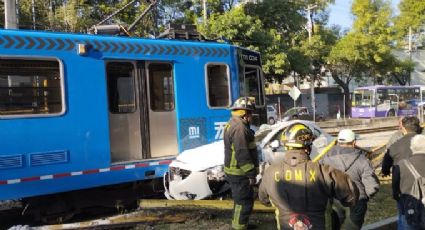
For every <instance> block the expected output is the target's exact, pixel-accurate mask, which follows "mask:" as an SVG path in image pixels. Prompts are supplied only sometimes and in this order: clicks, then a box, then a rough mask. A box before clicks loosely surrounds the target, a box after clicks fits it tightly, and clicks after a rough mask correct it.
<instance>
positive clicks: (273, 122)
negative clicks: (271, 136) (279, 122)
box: [269, 117, 276, 125]
mask: <svg viewBox="0 0 425 230" xmlns="http://www.w3.org/2000/svg"><path fill="white" fill-rule="evenodd" d="M275 123H276V120H275V119H274V118H273V117H270V118H269V125H274V124H275Z"/></svg>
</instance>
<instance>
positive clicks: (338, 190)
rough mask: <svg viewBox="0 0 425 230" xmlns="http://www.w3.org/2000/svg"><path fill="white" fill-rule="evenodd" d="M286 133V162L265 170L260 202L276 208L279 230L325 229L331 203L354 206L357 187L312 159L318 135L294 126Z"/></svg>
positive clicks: (332, 169)
mask: <svg viewBox="0 0 425 230" xmlns="http://www.w3.org/2000/svg"><path fill="white" fill-rule="evenodd" d="M283 132H284V135H283V136H284V138H283V140H282V141H283V144H284V146H285V148H286V149H287V151H286V152H285V156H284V159H283V161H281V162H274V163H272V165H270V166H269V167H268V168H267V169H266V170H265V172H264V175H263V178H262V181H261V184H260V189H259V194H258V195H259V199H260V201H261V202H262V203H263V204H265V205H271V204H273V205H274V206H275V207H276V209H277V212H276V215H277V216H276V220H277V227H278V229H285V230H286V229H325V226H326V225H325V211H326V206H327V204H328V200H329V199H332V198H336V199H338V200H340V201H341V203H342V204H344V205H346V206H353V205H354V204H355V203H356V201H357V199H358V190H357V187H356V186H355V184H354V183H353V182H352V181H351V180H350V178H349V177H348V176H347V175H345V174H344V173H343V172H341V171H339V170H336V169H334V168H332V167H329V166H324V165H320V164H319V163H315V162H313V161H311V160H310V156H309V155H310V152H311V145H312V142H313V139H314V136H313V133H312V131H311V129H310V128H309V127H307V126H306V125H304V124H302V123H294V124H292V125H290V126H289V127H288V128H286V129H285V130H284V131H283ZM328 226H329V225H328Z"/></svg>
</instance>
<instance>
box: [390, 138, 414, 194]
mask: <svg viewBox="0 0 425 230" xmlns="http://www.w3.org/2000/svg"><path fill="white" fill-rule="evenodd" d="M415 135H416V133H407V134H406V135H404V136H403V137H402V138H400V139H399V140H398V141H396V142H394V144H392V145H391V147H390V148H389V149H388V150H387V152H386V153H385V155H384V159H383V160H382V174H384V175H389V174H390V173H391V168H392V172H393V177H392V189H393V198H394V199H395V200H398V198H399V193H400V191H399V190H400V188H399V187H398V186H397V182H396V181H394V180H395V179H396V177H397V176H394V175H396V174H398V173H399V172H400V169H399V168H398V163H399V161H400V160H403V159H408V158H409V157H410V156H412V150H411V149H410V142H411V141H412V138H413V137H414V136H415Z"/></svg>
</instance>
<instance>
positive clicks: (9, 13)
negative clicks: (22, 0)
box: [4, 0, 18, 29]
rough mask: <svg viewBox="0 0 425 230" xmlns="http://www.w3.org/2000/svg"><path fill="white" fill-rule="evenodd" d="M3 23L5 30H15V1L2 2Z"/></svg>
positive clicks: (16, 26) (6, 0) (5, 0)
mask: <svg viewBox="0 0 425 230" xmlns="http://www.w3.org/2000/svg"><path fill="white" fill-rule="evenodd" d="M4 22H5V29H17V28H18V25H17V23H16V2H15V0H4Z"/></svg>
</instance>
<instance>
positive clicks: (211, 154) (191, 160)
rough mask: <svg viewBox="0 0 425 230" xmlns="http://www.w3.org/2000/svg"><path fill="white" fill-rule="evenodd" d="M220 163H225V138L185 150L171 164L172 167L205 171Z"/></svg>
mask: <svg viewBox="0 0 425 230" xmlns="http://www.w3.org/2000/svg"><path fill="white" fill-rule="evenodd" d="M218 165H224V142H223V140H221V141H216V142H213V143H211V144H207V145H202V146H199V147H197V148H193V149H188V150H185V151H183V152H182V153H180V154H179V155H178V156H177V158H176V160H174V161H173V162H172V163H171V164H170V167H178V168H181V169H185V170H190V171H203V170H206V169H208V168H212V167H215V166H218Z"/></svg>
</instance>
